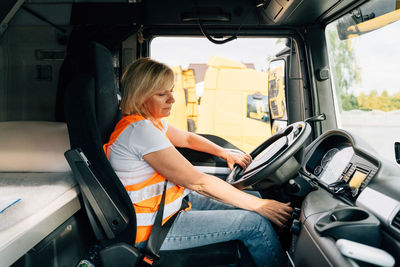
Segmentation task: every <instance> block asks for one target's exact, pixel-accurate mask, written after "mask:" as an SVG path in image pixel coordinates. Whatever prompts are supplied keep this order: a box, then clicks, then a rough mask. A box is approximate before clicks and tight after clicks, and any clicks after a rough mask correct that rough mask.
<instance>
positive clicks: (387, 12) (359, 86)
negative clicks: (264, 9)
mask: <svg viewBox="0 0 400 267" xmlns="http://www.w3.org/2000/svg"><path fill="white" fill-rule="evenodd" d="M378 2H379V3H382V2H384V4H379V5H377V3H378ZM367 4H368V6H366V5H364V6H362V7H360V8H358V9H356V10H354V11H353V12H351V13H350V14H348V15H346V16H345V17H343V18H341V19H339V20H337V21H334V22H332V23H330V24H329V25H328V26H327V28H326V38H327V43H328V50H329V51H328V52H329V61H330V67H331V72H332V83H333V84H332V86H333V88H334V89H335V96H336V100H337V101H336V104H337V113H338V114H337V115H338V116H337V118H338V125H339V127H340V128H343V129H345V130H349V131H350V132H351V133H352V134H355V135H358V136H360V137H362V138H363V139H364V140H365V141H367V142H368V143H369V144H371V145H372V146H373V147H374V149H375V150H376V151H377V152H378V153H379V154H380V155H381V156H383V157H385V158H387V159H389V160H392V161H394V160H395V156H394V154H395V153H394V142H396V141H397V142H398V141H400V53H399V51H397V50H398V49H399V48H400V22H399V19H400V13H399V10H396V8H398V7H397V6H396V1H370V2H368V3H367ZM375 7H379V9H378V8H376V9H375Z"/></svg>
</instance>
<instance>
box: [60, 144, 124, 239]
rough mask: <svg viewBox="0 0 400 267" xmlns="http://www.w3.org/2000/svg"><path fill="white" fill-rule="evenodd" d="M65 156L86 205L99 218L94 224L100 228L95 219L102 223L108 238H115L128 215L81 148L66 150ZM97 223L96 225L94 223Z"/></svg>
mask: <svg viewBox="0 0 400 267" xmlns="http://www.w3.org/2000/svg"><path fill="white" fill-rule="evenodd" d="M65 157H66V159H67V161H68V163H69V165H70V167H71V169H72V172H73V174H74V176H75V178H76V180H77V181H78V183H79V186H80V188H81V192H82V194H83V195H84V200H85V206H86V205H87V204H89V206H90V209H87V211H89V212H90V211H93V213H94V214H88V215H89V218H91V216H90V215H93V216H94V217H96V219H97V220H91V223H92V226H93V227H95V228H98V225H96V223H95V221H98V222H99V223H100V225H101V229H102V230H103V231H104V233H105V235H106V236H107V238H108V239H113V238H115V236H116V234H118V233H121V232H122V231H123V230H124V229H125V228H126V227H127V226H128V223H129V220H128V216H127V215H126V214H125V213H124V212H123V210H121V209H120V208H118V206H117V205H116V204H115V203H114V201H113V200H112V199H111V197H110V196H109V194H108V193H107V191H106V190H105V189H104V187H103V186H102V185H101V183H100V182H99V180H98V179H97V177H96V176H95V175H94V173H93V172H92V170H91V166H90V163H89V161H88V160H87V159H86V157H85V155H84V154H83V152H82V151H81V150H80V149H71V150H68V151H67V152H65ZM93 224H95V225H93Z"/></svg>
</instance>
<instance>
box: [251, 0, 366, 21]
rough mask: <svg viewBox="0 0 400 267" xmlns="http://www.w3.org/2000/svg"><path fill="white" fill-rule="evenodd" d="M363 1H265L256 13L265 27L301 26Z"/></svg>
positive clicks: (326, 17) (323, 18)
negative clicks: (274, 25)
mask: <svg viewBox="0 0 400 267" xmlns="http://www.w3.org/2000/svg"><path fill="white" fill-rule="evenodd" d="M363 2H365V1H359V0H358V1H355V0H266V1H263V2H262V3H260V4H259V8H258V12H259V14H260V17H262V18H263V21H264V23H265V24H267V25H273V24H276V25H287V26H301V25H309V24H313V23H315V22H320V21H322V20H325V19H328V18H329V17H331V16H332V15H334V14H335V13H337V12H340V11H341V10H344V9H346V8H347V7H349V6H352V5H354V4H357V5H358V4H361V3H363Z"/></svg>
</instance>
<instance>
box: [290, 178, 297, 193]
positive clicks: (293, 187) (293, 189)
mask: <svg viewBox="0 0 400 267" xmlns="http://www.w3.org/2000/svg"><path fill="white" fill-rule="evenodd" d="M289 188H290V193H298V192H299V191H300V185H299V184H298V183H296V181H295V180H294V179H290V180H289Z"/></svg>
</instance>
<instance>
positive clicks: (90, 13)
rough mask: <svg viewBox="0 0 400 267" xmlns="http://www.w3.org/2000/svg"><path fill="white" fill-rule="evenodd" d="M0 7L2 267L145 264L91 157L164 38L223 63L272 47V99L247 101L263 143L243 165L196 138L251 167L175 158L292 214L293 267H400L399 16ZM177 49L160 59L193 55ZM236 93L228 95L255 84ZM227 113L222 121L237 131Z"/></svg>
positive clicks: (131, 222) (281, 9) (174, 7)
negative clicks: (232, 50)
mask: <svg viewBox="0 0 400 267" xmlns="http://www.w3.org/2000/svg"><path fill="white" fill-rule="evenodd" d="M0 7H1V8H0V159H1V160H0V266H90V265H83V264H89V262H91V264H93V265H94V266H105V267H106V266H125V265H126V266H135V265H138V266H139V265H140V264H142V262H141V261H142V259H141V252H140V251H139V250H137V249H136V248H135V247H134V240H135V236H136V217H135V211H134V209H133V206H132V203H131V200H130V198H129V196H128V195H127V193H126V191H125V189H124V187H123V185H122V183H121V182H120V180H119V178H118V176H117V175H116V174H115V172H114V171H113V169H112V167H111V165H110V163H109V162H108V160H107V158H106V155H105V154H104V152H103V148H102V146H103V144H104V143H106V142H107V140H108V138H109V136H110V134H111V132H112V130H113V129H114V126H115V124H116V123H117V122H118V121H119V119H120V118H121V111H120V109H119V107H118V104H119V100H120V91H119V88H120V84H119V81H120V78H121V75H122V73H123V71H124V69H125V67H126V66H128V65H129V64H130V63H131V62H132V61H134V60H135V59H138V58H140V57H151V58H152V57H156V51H155V49H154V46H152V45H153V44H152V42H153V41H154V40H157V38H165V37H167V38H176V40H178V42H177V43H179V42H180V41H181V40H183V39H179V38H192V39H193V40H195V42H200V41H207V42H208V43H212V44H213V45H215V46H218V47H222V48H224V47H225V48H226V47H227V45H228V44H231V43H234V42H236V41H238V40H241V39H246V40H247V43H246V46H245V47H242V48H241V49H242V50H236V53H237V54H245V55H246V53H248V52H249V51H258V50H259V49H260V44H259V43H258V42H257V40H260V39H273V40H274V41H276V43H277V44H279V47H280V49H279V50H278V51H276V52H273V55H272V56H270V57H268V58H267V57H265V56H264V55H261V54H257V52H254V53H256V54H255V56H256V57H259V58H261V59H262V62H263V63H262V64H264V65H263V67H262V71H264V72H266V73H267V74H265V77H266V78H265V82H266V83H267V84H268V85H267V86H266V88H267V89H268V90H266V91H265V92H260V93H261V94H262V96H261V97H258V96H257V95H256V96H255V97H253V99H255V100H254V101H256V100H260V99H267V100H266V101H267V102H266V103H265V106H266V107H267V109H268V110H267V111H266V110H264V111H263V113H262V114H264V115H265V116H264V115H263V117H260V118H261V119H262V121H263V123H268V124H266V125H268V127H269V129H268V134H267V133H263V132H257V133H254V134H257V135H258V136H265V139H264V140H263V141H262V142H261V143H260V144H257V146H255V147H253V148H252V149H251V151H245V150H246V149H243V148H242V147H241V146H240V145H238V143H236V141H232V140H230V139H229V138H228V137H226V136H223V135H222V134H218V131H215V132H199V133H200V134H202V135H203V136H204V137H206V138H208V139H210V140H211V141H213V142H215V143H217V144H219V145H220V146H223V147H225V148H229V149H234V150H241V151H245V152H249V153H250V154H251V155H252V157H253V163H252V164H251V165H250V166H249V167H248V168H247V169H246V170H242V169H240V168H238V167H236V168H234V170H233V171H232V172H231V171H230V170H229V168H228V167H227V165H226V163H225V161H223V160H222V159H219V158H217V157H215V156H212V155H208V154H206V153H201V152H197V151H192V150H189V149H179V151H180V152H181V153H182V154H183V155H184V156H185V157H186V158H187V159H188V160H189V161H190V162H191V163H192V164H193V165H194V166H195V167H196V168H198V169H199V170H202V171H203V172H206V173H209V174H213V175H216V176H218V177H220V178H221V179H224V180H226V181H227V182H229V183H231V184H232V185H234V186H235V187H237V188H239V189H243V190H251V191H258V192H259V193H260V194H261V196H262V197H263V198H272V199H276V200H280V201H290V202H291V205H292V207H293V208H294V212H293V215H292V218H291V220H290V222H289V224H288V225H287V227H286V228H285V229H284V230H282V229H281V230H279V229H276V231H277V234H278V237H279V239H280V241H281V245H282V247H283V248H284V251H285V252H286V255H287V260H288V266H399V264H400V167H399V164H400V143H399V142H400V139H399V135H398V133H399V132H398V130H399V126H398V125H400V113H399V112H398V110H400V89H399V86H398V81H397V80H396V75H395V70H396V66H397V70H398V67H400V66H399V62H400V60H399V58H398V56H397V54H398V51H397V52H396V50H395V48H396V47H399V46H398V45H400V39H399V38H398V36H399V34H398V33H399V31H400V28H399V23H400V22H399V20H400V1H398V0H385V1H378V0H370V1H367V0H358V1H356V0H329V1H318V0H302V1H300V0H214V1H209V0H203V1H198V0H185V1H183V0H176V1H169V0H164V1H161V0H101V1H96V0H61V1H59V0H3V1H2V2H1V3H0ZM368 38H369V39H368ZM159 40H160V39H159ZM168 40H169V39H168ZM168 40H167V41H168ZM364 44H365V45H364ZM363 45H364V46H363ZM183 47H184V45H182V46H179V45H174V46H168V47H166V46H165V49H164V50H158V51H157V54H158V55H159V54H161V55H168V54H172V55H175V54H174V53H178V54H179V53H181V54H185V53H189V52H185V51H191V53H193V54H201V53H203V52H204V51H203V50H200V49H199V48H198V47H197V46H196V45H193V46H192V47H189V49H188V48H187V47H186V49H188V50H184V49H183ZM261 48H263V47H261ZM265 49H269V48H268V47H266V48H265ZM384 52H386V54H385V53H384ZM363 53H364V54H363ZM357 60H358V61H357ZM166 63H167V62H166ZM190 63H197V62H190ZM242 63H243V65H245V63H248V62H247V61H246V59H244V61H243V62H242ZM372 67H375V69H372V70H370V71H369V68H372ZM241 68H245V67H241ZM368 71H369V72H368ZM393 73H394V74H393ZM206 75H208V74H206ZM241 77H242V76H241ZM232 79H233V78H232ZM240 79H241V80H240V81H239V79H238V80H233V82H231V83H233V84H239V83H241V84H246V82H248V83H249V82H250V81H246V79H242V78H240ZM376 84H379V85H381V87H379V88H378V87H374V88H372V90H370V91H365V90H366V89H365V88H367V87H368V88H369V86H370V85H371V86H372V85H373V86H378V85H376ZM208 85H209V83H208ZM208 85H207V82H205V84H204V87H205V88H204V91H203V92H206V87H207V86H208ZM381 88H383V89H382V91H379V90H381ZM233 90H236V89H232V92H233ZM238 90H239V89H238ZM214 91H216V89H214ZM215 95H216V96H215V99H218V97H217V94H215ZM263 95H264V96H268V97H267V98H263ZM240 97H242V95H240ZM201 99H202V100H205V99H206V98H205V96H202V97H201ZM215 99H213V100H215ZM226 99H229V98H226ZM198 101H199V107H200V109H199V116H201V115H202V109H201V107H203V106H202V105H203V103H201V102H200V99H199V100H198ZM215 101H216V100H215ZM243 101H248V99H247V100H243ZM278 102H279V103H278ZM247 103H248V102H247ZM221 105H222V104H221ZM224 105H229V102H226V103H224ZM244 106H246V105H244ZM210 107H211V106H210ZM204 113H206V112H205V111H203V114H204ZM228 113H229V112H228V111H226V110H225V113H224V115H223V116H226V117H222V119H219V121H223V120H224V118H225V120H228V121H229V123H230V124H229V125H231V124H238V125H241V126H240V127H242V128H245V126H243V125H246V124H245V123H243V122H239V120H238V121H235V119H229V118H233V117H230V114H228ZM243 114H246V111H244V112H243ZM248 114H249V112H248V111H247V116H248ZM243 116H244V117H246V115H243ZM202 119H203V118H202ZM245 119H249V120H254V118H243V121H244V120H245ZM203 120H204V119H203ZM210 120H214V119H213V118H210ZM215 122H216V123H215V125H217V126H215V127H216V128H217V127H220V128H224V127H225V128H226V127H228V123H226V124H223V123H220V125H219V126H218V123H217V120H215ZM229 127H231V126H229ZM229 129H230V128H229ZM232 129H233V128H232ZM235 129H236V128H235ZM239 131H241V132H245V131H244V130H242V129H239V130H234V131H233V132H235V134H236V132H239ZM271 133H272V134H271ZM377 140H378V141H379V142H378V141H377ZM386 151H389V152H386ZM159 256H160V259H159V260H156V261H155V262H154V263H153V265H155V266H254V262H253V261H252V259H251V256H250V255H249V253H248V251H247V249H246V248H245V247H244V245H243V244H242V243H241V242H239V241H236V240H234V241H231V242H226V243H217V244H213V245H210V246H204V247H199V248H192V249H186V250H171V251H161V252H160V254H159Z"/></svg>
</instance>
